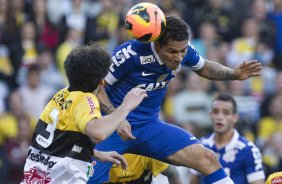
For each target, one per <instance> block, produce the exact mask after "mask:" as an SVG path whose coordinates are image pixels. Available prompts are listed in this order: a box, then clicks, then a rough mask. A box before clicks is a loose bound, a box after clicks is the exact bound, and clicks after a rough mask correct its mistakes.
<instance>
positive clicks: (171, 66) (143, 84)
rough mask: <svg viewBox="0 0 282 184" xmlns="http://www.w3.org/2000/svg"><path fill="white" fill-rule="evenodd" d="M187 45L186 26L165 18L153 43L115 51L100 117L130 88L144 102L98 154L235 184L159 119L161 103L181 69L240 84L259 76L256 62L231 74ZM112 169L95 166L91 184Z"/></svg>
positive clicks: (186, 136) (189, 138) (209, 156)
mask: <svg viewBox="0 0 282 184" xmlns="http://www.w3.org/2000/svg"><path fill="white" fill-rule="evenodd" d="M188 40H189V33H188V25H187V24H186V23H185V22H184V21H183V20H182V19H181V18H180V17H167V25H166V29H165V31H164V33H163V34H162V36H161V37H160V38H159V39H158V40H157V41H155V42H152V43H142V42H138V41H136V40H130V41H127V42H125V43H123V44H121V45H120V46H118V47H117V48H116V49H115V50H114V52H113V55H112V61H113V63H112V65H111V67H110V72H109V74H108V75H107V76H106V77H105V80H106V82H107V83H108V85H107V86H106V87H105V88H102V90H100V93H99V94H98V98H99V101H100V105H101V109H102V111H104V112H106V113H111V112H113V111H114V109H115V107H116V106H118V105H119V104H121V102H122V99H123V97H124V96H125V94H126V93H127V92H128V91H129V90H130V89H132V88H133V87H137V86H138V87H140V88H143V89H145V90H146V91H147V95H148V98H146V99H145V100H144V101H143V102H142V103H141V104H140V105H139V106H138V107H137V108H136V109H135V110H134V111H132V112H131V113H130V114H129V115H128V116H127V121H124V122H123V123H122V124H121V126H120V127H119V128H118V130H117V131H116V132H115V133H113V134H112V135H111V136H110V137H109V138H108V139H106V140H105V141H104V142H103V143H100V144H98V145H97V147H96V148H97V150H101V151H105V150H115V151H117V152H118V153H135V154H139V155H144V156H148V157H152V158H155V159H158V160H161V161H166V162H169V163H172V164H174V165H182V166H185V167H192V168H194V169H196V170H198V171H200V172H201V173H202V174H203V175H205V180H206V181H207V183H215V182H216V183H217V184H228V183H233V182H232V181H231V179H230V178H229V177H228V176H227V175H226V173H225V172H224V170H223V169H222V168H221V166H220V164H219V162H218V160H217V158H216V157H215V155H214V154H213V152H212V151H210V150H209V149H206V148H205V147H204V146H203V145H202V144H200V142H199V140H197V139H196V137H194V136H193V135H191V134H190V133H189V132H187V131H185V130H183V129H181V128H178V127H176V126H173V125H170V124H167V123H165V122H163V121H162V120H160V119H159V113H160V108H161V103H162V100H163V98H164V95H165V93H166V89H167V85H168V84H169V82H170V81H171V80H172V79H173V78H174V77H175V76H176V75H177V73H178V72H179V70H180V69H181V67H182V66H186V67H189V68H191V69H192V70H194V71H195V72H196V73H197V74H198V75H200V76H202V77H205V78H207V79H211V80H244V79H247V78H249V77H252V76H258V75H260V71H261V68H262V66H261V64H260V63H258V62H257V61H248V62H243V63H242V64H240V65H239V66H237V67H236V68H235V69H231V68H227V67H225V66H223V65H221V64H219V63H217V62H212V61H208V60H205V59H203V58H202V57H201V56H200V55H199V54H198V53H197V51H196V50H195V49H194V48H193V47H192V45H191V44H190V43H189V41H188ZM128 139H129V140H128ZM110 167H111V164H107V163H100V162H97V164H96V165H95V167H94V169H95V176H94V177H92V178H90V180H89V183H95V184H97V183H102V182H106V181H107V180H108V171H109V169H110Z"/></svg>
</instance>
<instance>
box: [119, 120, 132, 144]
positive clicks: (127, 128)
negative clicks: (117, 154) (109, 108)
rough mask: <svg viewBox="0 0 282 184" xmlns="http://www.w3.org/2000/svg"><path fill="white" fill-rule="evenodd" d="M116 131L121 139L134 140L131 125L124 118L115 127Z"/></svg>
mask: <svg viewBox="0 0 282 184" xmlns="http://www.w3.org/2000/svg"><path fill="white" fill-rule="evenodd" d="M117 133H118V135H119V136H120V137H121V138H122V139H123V140H134V139H136V138H135V137H134V136H133V134H132V132H131V125H130V124H129V123H128V121H127V120H124V121H123V122H122V123H121V124H120V125H119V127H118V128H117Z"/></svg>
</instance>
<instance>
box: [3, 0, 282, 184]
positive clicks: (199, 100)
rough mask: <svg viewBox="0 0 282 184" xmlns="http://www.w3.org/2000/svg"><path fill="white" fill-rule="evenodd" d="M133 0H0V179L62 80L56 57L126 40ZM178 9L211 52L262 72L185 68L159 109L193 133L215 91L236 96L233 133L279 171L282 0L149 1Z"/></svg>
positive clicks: (23, 151)
mask: <svg viewBox="0 0 282 184" xmlns="http://www.w3.org/2000/svg"><path fill="white" fill-rule="evenodd" d="M139 2H141V1H137V0H0V183H1V182H4V183H19V181H20V180H21V177H22V170H23V166H24V162H25V159H26V156H27V151H28V146H29V144H30V140H31V135H32V133H33V130H34V127H35V124H36V121H37V119H38V118H39V116H40V113H41V111H42V110H43V108H44V106H45V105H46V103H47V102H48V101H49V100H50V98H51V97H52V96H53V94H54V92H55V91H57V90H58V89H61V88H63V87H66V86H67V83H66V79H65V74H64V71H63V62H64V59H65V57H66V56H67V54H68V53H69V52H70V50H71V49H73V48H74V47H76V46H78V45H80V44H83V43H89V42H90V41H95V42H99V43H100V44H102V45H103V47H104V48H105V49H106V50H107V51H108V52H111V51H112V50H113V49H114V48H115V47H116V46H117V45H118V44H120V43H122V42H123V41H126V40H128V39H129V37H128V35H127V33H126V31H125V27H124V18H125V15H126V13H127V11H128V10H129V9H130V8H131V7H132V6H133V5H134V4H136V3H139ZM147 2H152V3H155V4H157V5H159V6H160V7H161V9H162V10H163V11H164V13H165V15H167V16H168V15H177V16H180V17H182V18H183V19H184V20H185V21H186V22H187V23H188V24H189V26H190V42H191V43H192V44H193V45H194V47H195V48H196V50H197V51H198V52H199V54H200V55H201V56H202V57H204V58H207V59H208V60H212V61H217V62H220V63H221V64H224V65H226V66H230V67H234V66H236V65H237V64H239V63H241V62H243V61H245V60H252V59H257V60H258V61H260V62H261V63H262V64H263V72H262V75H261V76H260V77H256V78H252V79H249V80H247V81H229V82H215V81H208V80H205V79H202V78H200V77H198V76H197V75H196V74H195V73H193V72H191V71H190V70H189V69H183V70H182V71H181V72H180V75H178V76H177V77H176V78H175V79H174V80H173V82H171V84H170V85H169V90H168V92H167V95H166V98H165V100H164V102H163V105H162V113H161V116H162V118H163V119H165V120H166V121H167V122H169V123H172V124H176V125H178V126H181V127H183V128H185V129H187V130H189V131H190V132H192V133H194V134H195V135H196V136H197V137H201V136H203V135H205V134H206V133H208V132H210V131H211V128H212V124H211V120H210V119H209V116H208V113H209V108H210V104H211V101H212V99H213V97H214V96H215V95H216V94H218V93H221V92H228V93H230V94H231V95H233V96H234V97H235V99H236V101H237V104H238V111H239V114H240V120H239V122H238V123H237V128H238V130H239V132H240V133H242V134H243V135H245V136H246V137H247V138H248V139H250V140H252V141H254V142H255V143H256V145H257V146H258V147H259V148H260V149H261V151H262V153H263V161H264V165H265V171H266V175H269V174H270V173H272V172H275V171H281V170H282V146H281V142H282V70H281V69H282V0H147Z"/></svg>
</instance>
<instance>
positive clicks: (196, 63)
mask: <svg viewBox="0 0 282 184" xmlns="http://www.w3.org/2000/svg"><path fill="white" fill-rule="evenodd" d="M204 63H205V62H204V59H203V58H202V57H201V56H200V55H199V54H198V52H197V51H196V49H195V48H194V47H193V46H192V45H191V44H190V42H189V45H188V50H187V53H186V55H185V56H184V59H183V62H182V64H183V65H184V66H186V67H188V68H190V69H192V70H199V69H201V68H202V67H203V66H204Z"/></svg>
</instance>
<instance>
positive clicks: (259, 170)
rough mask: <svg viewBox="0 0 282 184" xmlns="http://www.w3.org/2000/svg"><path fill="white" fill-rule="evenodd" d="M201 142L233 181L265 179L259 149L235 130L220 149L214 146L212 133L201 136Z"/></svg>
mask: <svg viewBox="0 0 282 184" xmlns="http://www.w3.org/2000/svg"><path fill="white" fill-rule="evenodd" d="M201 142H202V143H203V144H204V145H205V146H206V147H207V148H209V149H211V150H213V151H214V152H215V154H216V155H217V156H218V160H219V162H220V164H221V165H222V167H223V168H224V170H225V172H226V173H227V174H228V175H229V176H230V178H231V179H232V180H233V182H234V183H240V184H248V183H251V182H253V181H256V180H261V179H263V180H264V179H265V175H264V171H263V166H262V158H261V153H260V151H259V149H258V148H257V147H256V146H255V145H254V143H252V142H250V141H248V140H246V139H245V138H244V137H242V136H240V135H239V133H238V132H237V131H235V132H234V135H233V137H232V139H231V141H230V143H229V144H227V145H226V146H225V147H223V148H220V149H217V147H216V146H215V142H214V134H211V135H209V136H207V137H204V138H202V139H201ZM193 172H195V171H193ZM194 174H196V173H194ZM202 183H204V182H203V181H202Z"/></svg>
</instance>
